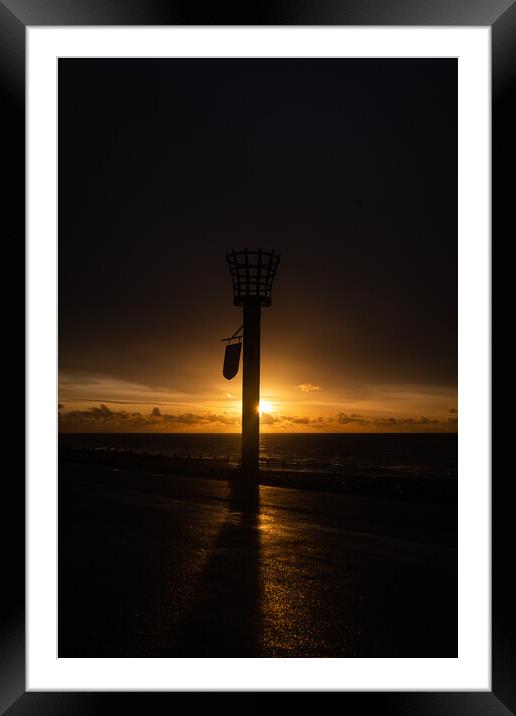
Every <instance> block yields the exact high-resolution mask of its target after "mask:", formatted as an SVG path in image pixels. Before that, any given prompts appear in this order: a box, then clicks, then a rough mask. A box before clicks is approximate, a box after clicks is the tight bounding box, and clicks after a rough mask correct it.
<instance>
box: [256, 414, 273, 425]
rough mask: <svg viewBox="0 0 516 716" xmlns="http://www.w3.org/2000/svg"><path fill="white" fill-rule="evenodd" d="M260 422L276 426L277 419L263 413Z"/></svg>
mask: <svg viewBox="0 0 516 716" xmlns="http://www.w3.org/2000/svg"><path fill="white" fill-rule="evenodd" d="M260 422H261V424H262V425H274V423H275V422H277V419H276V418H275V417H274V415H271V414H270V413H262V414H261V415H260Z"/></svg>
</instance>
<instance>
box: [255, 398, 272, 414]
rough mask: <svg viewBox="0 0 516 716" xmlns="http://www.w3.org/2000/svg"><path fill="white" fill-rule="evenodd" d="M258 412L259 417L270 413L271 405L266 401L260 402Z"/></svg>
mask: <svg viewBox="0 0 516 716" xmlns="http://www.w3.org/2000/svg"><path fill="white" fill-rule="evenodd" d="M258 412H259V413H260V415H262V414H263V413H271V412H272V403H270V402H269V401H268V400H260V404H259V406H258Z"/></svg>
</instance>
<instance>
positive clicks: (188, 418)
mask: <svg viewBox="0 0 516 716" xmlns="http://www.w3.org/2000/svg"><path fill="white" fill-rule="evenodd" d="M59 425H60V428H61V430H91V431H95V430H99V431H103V430H115V431H116V430H118V431H120V430H134V429H142V430H150V431H152V430H158V431H159V430H161V429H166V428H167V427H170V426H178V427H181V426H189V427H196V426H197V427H200V426H216V427H217V426H230V427H237V426H239V425H240V418H239V417H237V416H235V415H231V414H230V413H221V414H217V413H210V412H206V413H162V412H161V410H160V409H159V408H156V407H155V408H153V409H152V410H151V412H150V413H148V414H146V415H145V414H142V413H140V412H128V411H127V410H111V409H110V408H108V407H107V406H106V405H104V404H101V405H99V406H93V407H91V408H87V409H85V410H71V411H69V412H60V413H59Z"/></svg>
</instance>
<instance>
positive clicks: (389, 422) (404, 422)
mask: <svg viewBox="0 0 516 716" xmlns="http://www.w3.org/2000/svg"><path fill="white" fill-rule="evenodd" d="M374 424H375V425H378V426H381V427H389V426H396V427H410V426H412V425H439V420H432V419H431V418H427V417H425V416H424V415H422V416H421V417H420V418H376V419H375V421H374Z"/></svg>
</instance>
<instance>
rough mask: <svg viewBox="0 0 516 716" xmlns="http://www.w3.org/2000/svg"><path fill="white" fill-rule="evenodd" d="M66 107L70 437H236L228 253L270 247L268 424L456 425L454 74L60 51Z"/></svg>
mask: <svg viewBox="0 0 516 716" xmlns="http://www.w3.org/2000/svg"><path fill="white" fill-rule="evenodd" d="M58 94H59V100H58V101H59V125H58V126H59V131H58V145H59V149H58V151H59V157H58V165H59V179H58V181H59V187H58V196H59V199H58V201H59V206H58V218H59V230H58V246H59V256H58V264H59V287H58V289H59V307H58V311H59V416H60V420H59V424H60V430H62V431H79V432H81V431H94V432H97V431H123V432H130V431H136V432H146V431H152V432H168V431H186V432H220V431H222V432H237V431H239V430H240V424H241V423H240V411H241V371H240V373H239V374H238V376H237V377H236V378H234V379H233V380H231V381H227V380H226V379H225V378H224V377H223V375H222V362H223V357H224V344H223V343H222V342H221V339H222V338H224V337H226V336H230V335H231V334H232V333H234V332H235V331H236V329H237V328H238V327H239V326H240V325H241V323H242V309H241V308H238V307H236V306H233V300H232V286H231V278H230V274H229V269H228V266H227V263H226V252H227V251H229V250H231V249H232V248H236V249H239V248H244V247H247V248H249V249H253V248H258V247H262V248H263V249H266V250H269V249H274V250H275V251H277V252H279V253H280V254H281V262H280V265H279V268H278V271H277V275H276V278H275V281H274V285H273V290H272V306H271V307H270V308H264V309H263V311H262V364H261V429H262V431H264V432H304V431H309V432H340V431H342V432H357V431H358V432H399V431H401V432H442V431H446V432H450V431H451V432H454V431H456V429H457V415H458V414H457V409H458V405H457V63H456V60H454V59H426V60H425V59H414V60H412V59H399V60H397V59H371V60H369V59H322V58H321V59H165V60H161V59H160V60H158V59H146V60H145V59H143V60H142V59H134V60H132V59H123V60H118V59H106V60H103V59H61V60H59V68H58Z"/></svg>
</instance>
